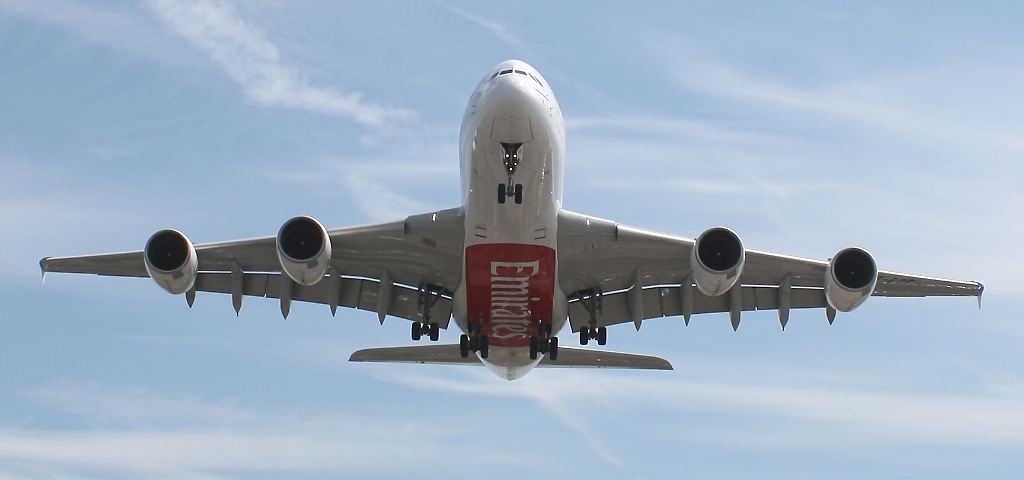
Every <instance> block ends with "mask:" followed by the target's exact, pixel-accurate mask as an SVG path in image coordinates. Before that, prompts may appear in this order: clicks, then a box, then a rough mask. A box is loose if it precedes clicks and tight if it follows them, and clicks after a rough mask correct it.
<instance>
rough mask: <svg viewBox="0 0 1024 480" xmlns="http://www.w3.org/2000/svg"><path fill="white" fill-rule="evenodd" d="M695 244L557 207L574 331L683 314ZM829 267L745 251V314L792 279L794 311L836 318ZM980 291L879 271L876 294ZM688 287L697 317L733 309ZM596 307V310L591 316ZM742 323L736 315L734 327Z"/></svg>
mask: <svg viewBox="0 0 1024 480" xmlns="http://www.w3.org/2000/svg"><path fill="white" fill-rule="evenodd" d="M693 245H694V240H693V239H689V238H683V237H676V236H672V235H665V234H661V233H656V232H650V231H647V230H641V229H638V228H633V227H627V226H624V225H618V224H616V223H615V222H612V221H609V220H603V219H599V218H595V217H589V216H586V215H581V214H578V213H573V212H569V211H565V210H562V211H560V212H559V215H558V262H559V263H558V268H559V279H560V282H561V287H562V291H564V292H565V293H566V294H567V295H568V296H569V300H570V303H569V321H570V324H571V325H572V329H573V331H574V332H577V331H579V330H580V328H581V327H584V326H592V325H596V326H598V327H600V326H606V325H614V324H619V323H626V322H633V323H634V324H635V325H636V327H637V328H638V329H639V328H640V324H641V322H642V321H643V320H645V319H649V318H657V317H666V316H675V315H683V297H684V294H683V291H682V289H681V287H680V285H681V284H682V282H684V281H687V279H688V276H689V275H690V274H691V268H690V250H691V249H692V248H693ZM827 266H828V262H824V261H820V260H810V259H805V258H798V257H790V256H786V255H778V254H774V253H768V252H760V251H756V250H747V251H746V264H745V266H744V267H743V271H742V274H741V275H740V280H739V282H740V283H739V285H738V286H737V287H739V288H742V296H741V308H740V311H750V310H772V309H778V308H779V298H780V286H781V285H784V284H786V283H788V284H789V285H790V288H786V289H785V290H786V291H788V293H787V295H789V302H790V308H825V309H826V310H827V312H828V316H829V321H830V322H831V319H832V318H834V317H833V316H834V315H835V312H834V311H833V310H832V309H831V307H829V306H828V303H827V302H826V300H825V291H824V288H823V285H824V280H825V269H826V267H827ZM787 276H788V281H787ZM638 286H639V287H640V288H637V287H638ZM737 287H734V288H737ZM983 289H984V287H983V286H982V285H981V284H980V283H978V282H963V281H956V280H943V279H938V278H929V277H922V276H916V275H906V274H901V273H893V272H886V271H879V272H878V282H877V283H876V285H875V289H874V291H873V292H872V295H873V296H885V297H924V296H973V297H978V299H979V300H978V301H979V305H980V301H981V294H982V290H983ZM691 292H692V294H693V297H692V305H691V308H692V313H693V314H700V313H711V312H729V311H730V305H729V298H728V297H729V295H721V296H717V297H710V296H706V295H703V294H702V293H701V292H700V291H699V290H697V289H696V288H694V289H692V290H691ZM581 299H587V300H590V301H589V302H585V301H581ZM595 299H596V300H599V302H596V303H595V302H594V300H595ZM595 307H596V308H595ZM591 310H596V311H595V312H593V314H592V313H591ZM780 317H781V316H780ZM592 321H593V322H594V323H592ZM738 322H739V318H738V316H737V317H735V319H734V320H733V326H734V328H735V327H736V326H737V325H738ZM783 327H785V319H783Z"/></svg>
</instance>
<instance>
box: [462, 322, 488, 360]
mask: <svg viewBox="0 0 1024 480" xmlns="http://www.w3.org/2000/svg"><path fill="white" fill-rule="evenodd" d="M489 344H490V341H489V340H488V339H487V335H480V325H478V324H472V323H471V324H470V325H469V335H466V334H465V333H463V334H462V337H460V338H459V355H461V356H462V358H469V352H480V358H487V355H488V353H489V352H488V350H489V348H488V347H489Z"/></svg>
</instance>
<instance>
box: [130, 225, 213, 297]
mask: <svg viewBox="0 0 1024 480" xmlns="http://www.w3.org/2000/svg"><path fill="white" fill-rule="evenodd" d="M143 256H144V257H145V259H146V271H147V272H149V276H150V277H152V278H153V280H156V283H157V284H159V285H160V286H161V287H163V289H164V290H167V291H168V292H171V293H173V294H175V295H178V294H181V293H185V292H187V291H188V290H189V289H191V288H192V285H193V284H195V282H196V274H197V272H198V271H199V260H198V257H197V256H196V247H194V246H193V245H192V242H191V241H190V240H189V239H188V237H186V236H185V234H183V233H181V232H179V231H177V230H161V231H159V232H156V233H154V234H153V236H152V237H149V241H148V242H146V250H145V252H144V255H143Z"/></svg>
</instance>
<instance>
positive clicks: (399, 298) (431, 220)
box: [39, 208, 465, 328]
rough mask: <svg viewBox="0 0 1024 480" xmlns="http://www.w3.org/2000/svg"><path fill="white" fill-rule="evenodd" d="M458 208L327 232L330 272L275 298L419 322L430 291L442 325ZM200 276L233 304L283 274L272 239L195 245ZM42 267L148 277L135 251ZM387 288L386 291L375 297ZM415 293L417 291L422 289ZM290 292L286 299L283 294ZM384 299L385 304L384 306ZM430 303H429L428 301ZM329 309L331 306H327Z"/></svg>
mask: <svg viewBox="0 0 1024 480" xmlns="http://www.w3.org/2000/svg"><path fill="white" fill-rule="evenodd" d="M464 229H465V226H464V213H463V210H462V208H453V209H449V210H442V211H439V212H433V213H425V214H422V215H414V216H411V217H408V218H406V219H405V220H404V221H396V222H388V223H379V224H374V225H365V226H357V227H348V228H338V229H331V230H328V235H329V236H330V239H331V244H332V246H333V248H332V255H331V272H330V273H329V274H328V275H327V278H325V279H323V280H322V281H320V282H318V283H316V284H314V285H309V286H303V285H298V284H292V285H291V293H290V295H287V294H286V295H285V297H286V298H285V299H283V301H282V303H281V307H282V313H284V314H285V315H287V312H288V309H289V306H290V301H291V300H295V301H305V302H313V303H322V304H326V305H331V304H332V302H336V304H337V305H338V306H344V307H351V308H358V309H362V310H369V311H374V312H378V314H380V315H381V319H382V320H381V321H383V316H384V315H392V316H396V317H401V318H406V319H409V320H416V321H421V320H424V318H423V313H424V311H425V310H424V306H423V305H422V302H423V298H424V296H423V295H421V293H423V294H426V295H428V296H432V297H433V301H434V303H433V305H431V306H429V309H428V310H426V311H427V312H429V315H430V318H431V321H434V322H436V323H438V325H439V326H441V328H447V326H448V321H449V319H450V317H451V292H454V291H455V289H456V288H458V286H459V283H460V282H461V281H462V253H463V248H462V246H463V242H464V235H463V232H464ZM195 248H196V254H197V257H198V263H199V274H198V276H197V277H196V282H195V287H194V289H193V291H190V292H188V294H187V296H188V299H189V303H190V304H191V302H192V301H193V299H194V298H195V297H194V295H195V293H194V292H195V291H201V292H217V293H228V294H232V295H233V296H234V297H235V298H234V300H235V302H234V303H235V307H236V310H237V309H238V308H240V307H241V298H242V296H257V297H269V298H281V293H282V290H281V289H280V288H279V287H280V285H281V283H282V280H289V279H287V278H286V277H285V276H283V275H282V273H281V265H280V263H279V261H278V257H277V243H276V237H262V238H253V239H247V240H236V241H229V242H218V243H207V244H200V245H196V247H195ZM39 265H40V267H41V268H42V271H43V275H45V274H46V273H47V272H66V273H91V274H96V275H109V276H122V277H148V276H149V274H148V273H147V271H146V266H145V260H144V258H143V252H142V251H136V252H125V253H114V254H105V255H88V256H78V257H48V258H44V259H42V260H40V262H39ZM382 288H390V291H388V293H385V294H384V295H381V293H382V292H384V290H382ZM421 291H422V292H421ZM287 297H290V298H287ZM385 303H386V304H385ZM428 303H429V302H428ZM332 308H333V305H332Z"/></svg>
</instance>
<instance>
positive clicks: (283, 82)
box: [144, 0, 413, 126]
mask: <svg viewBox="0 0 1024 480" xmlns="http://www.w3.org/2000/svg"><path fill="white" fill-rule="evenodd" d="M144 4H145V5H146V6H147V7H148V8H149V9H151V10H152V11H153V13H155V14H156V16H157V17H158V18H159V19H160V20H161V21H162V22H163V23H164V24H165V25H166V26H167V27H168V28H170V29H171V30H172V31H174V32H175V33H177V34H179V35H181V36H182V37H184V38H185V39H186V40H188V41H189V42H190V43H192V44H193V45H194V46H196V47H197V48H199V49H200V50H202V51H204V52H206V54H207V55H209V56H210V58H211V59H212V60H213V61H214V62H215V63H216V64H217V65H219V66H220V67H221V68H222V69H223V70H224V72H225V73H227V75H228V76H230V77H231V78H232V79H233V80H235V81H236V82H238V84H239V85H240V86H241V87H242V90H243V91H244V92H245V95H246V96H247V97H248V98H249V99H250V100H252V101H254V102H257V103H260V104H264V105H270V106H278V107H286V108H295V109H301V110H308V111H312V112H320V113H326V114H332V115H339V116H342V117H345V118H349V119H352V120H355V121H357V122H359V123H362V124H365V125H371V126H379V125H381V124H383V123H384V122H385V121H387V120H390V119H404V118H410V117H411V116H412V115H413V113H412V112H410V111H407V110H401V109H394V108H389V107H383V106H380V105H377V104H374V103H370V102H366V101H364V100H363V99H362V95H361V94H359V93H341V92H338V91H336V90H333V89H329V88H322V87H315V86H312V85H310V83H309V80H308V79H307V78H306V76H305V75H303V74H302V72H301V71H300V70H299V69H297V68H295V67H293V66H290V65H288V64H287V62H286V61H285V60H284V59H283V58H282V56H281V53H280V51H279V50H278V49H277V47H276V46H275V45H274V44H273V43H271V42H270V41H269V40H268V39H267V38H266V35H265V34H264V33H263V31H262V30H260V28H258V27H257V26H255V25H253V24H251V23H249V22H247V21H245V20H244V19H242V18H240V17H239V15H238V14H237V12H236V11H235V9H234V8H232V7H231V5H230V4H228V3H226V2H222V1H216V0H147V1H146V2H145V3H144Z"/></svg>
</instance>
